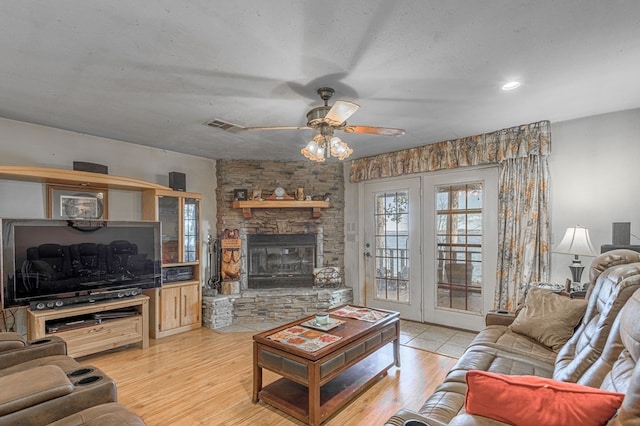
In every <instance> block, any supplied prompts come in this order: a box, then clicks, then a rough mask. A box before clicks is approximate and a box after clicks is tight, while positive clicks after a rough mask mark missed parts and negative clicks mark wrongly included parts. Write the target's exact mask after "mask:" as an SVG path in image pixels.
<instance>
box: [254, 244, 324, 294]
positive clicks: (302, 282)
mask: <svg viewBox="0 0 640 426" xmlns="http://www.w3.org/2000/svg"><path fill="white" fill-rule="evenodd" d="M247 242H248V253H249V262H248V263H249V265H248V266H249V268H248V269H249V273H248V287H249V288H254V289H265V288H296V287H313V268H314V265H315V246H316V242H315V235H314V234H294V235H263V234H259V235H249V236H248V238H247Z"/></svg>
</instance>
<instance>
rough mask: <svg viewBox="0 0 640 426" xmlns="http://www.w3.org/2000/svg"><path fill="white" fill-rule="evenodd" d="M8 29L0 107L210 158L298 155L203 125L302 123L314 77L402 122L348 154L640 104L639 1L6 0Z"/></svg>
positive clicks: (287, 136)
mask: <svg viewBox="0 0 640 426" xmlns="http://www.w3.org/2000/svg"><path fill="white" fill-rule="evenodd" d="M0 34H1V35H2V36H1V37H0V58H2V59H1V60H0V76H1V77H0V116H2V117H5V118H9V119H14V120H20V121H25V122H30V123H36V124H42V125H45V126H51V127H57V128H61V129H67V130H72V131H76V132H81V133H87V134H91V135H96V136H102V137H107V138H113V139H118V140H122V141H126V142H132V143H136V144H142V145H148V146H154V147H158V148H162V149H166V150H171V151H177V152H183V153H188V154H193V155H198V156H203V157H208V158H213V159H220V158H222V159H284V160H301V159H303V157H302V156H301V155H300V149H301V148H302V147H303V146H304V145H305V144H306V142H307V141H308V140H310V138H311V137H313V135H314V131H311V130H293V131H291V130H289V131H260V132H246V131H243V132H239V133H229V132H225V131H223V130H219V129H214V128H211V127H207V126H205V125H203V123H205V122H207V121H209V120H211V119H214V118H217V119H221V120H224V121H227V122H231V123H236V124H239V125H241V126H272V125H284V126H303V125H305V123H306V118H305V114H306V112H307V111H308V110H309V109H310V108H312V107H314V106H319V105H321V104H322V101H321V100H320V98H319V97H318V96H317V94H316V89H317V88H319V87H321V86H330V87H333V88H334V89H335V90H336V95H335V97H334V99H332V100H331V101H330V103H332V101H334V100H337V99H343V100H350V101H354V102H356V103H358V104H359V105H360V109H359V111H357V112H356V113H355V114H354V115H353V116H352V117H351V118H350V119H349V124H357V125H373V126H385V127H396V128H404V129H406V131H407V132H406V134H405V135H404V136H401V137H385V136H372V135H361V134H358V135H355V134H344V133H343V134H340V135H339V136H341V137H342V138H343V139H344V140H345V141H347V142H348V143H349V145H350V146H351V147H352V148H353V149H354V154H353V155H352V157H351V158H358V157H363V156H367V155H373V154H379V153H383V152H389V151H395V150H398V149H402V148H406V147H413V146H419V145H424V144H427V143H432V142H437V141H441V140H447V139H452V138H457V137H462V136H469V135H474V134H478V133H484V132H490V131H493V130H498V129H501V128H505V127H511V126H515V125H519V124H524V123H529V122H533V121H539V120H551V121H552V122H553V121H561V120H567V119H572V118H578V117H583V116H589V115H596V114H600V113H605V112H610V111H618V110H625V109H630V108H636V107H640V79H638V75H640V2H639V1H635V0H629V1H621V0H609V1H601V0H562V1H557V0H553V1H551V0H538V1H523V0H504V1H495V0H485V1H477V0H468V1H461V0H449V1H446V2H445V1H440V0H438V1H432V0H429V1H425V0H415V1H407V0H405V1H403V0H400V1H380V0H349V1H335V0H325V1H299V0H290V1H284V0H270V1H265V0H248V1H243V0H237V1H219V0H218V1H211V0H209V1H206V0H202V1H186V0H183V1H175V0H173V1H169V0H154V1H151V0H136V1H131V0H126V1H125V0H108V1H100V2H98V1H87V0H65V1H51V0H42V1H29V0H21V1H8V0H5V1H4V2H3V11H2V14H0ZM513 79H517V80H520V81H521V82H522V86H521V87H520V88H519V89H517V90H514V91H511V92H503V91H501V90H499V87H500V86H501V85H502V84H503V83H505V82H506V81H509V80H513ZM0 140H1V139H0Z"/></svg>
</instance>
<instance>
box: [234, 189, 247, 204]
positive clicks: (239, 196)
mask: <svg viewBox="0 0 640 426" xmlns="http://www.w3.org/2000/svg"><path fill="white" fill-rule="evenodd" d="M233 199H234V200H237V201H244V200H246V199H247V190H246V189H234V190H233Z"/></svg>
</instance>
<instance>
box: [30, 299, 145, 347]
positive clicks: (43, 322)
mask: <svg viewBox="0 0 640 426" xmlns="http://www.w3.org/2000/svg"><path fill="white" fill-rule="evenodd" d="M132 307H134V308H135V309H136V311H137V314H134V315H126V316H122V315H117V314H115V315H110V312H113V311H116V310H121V309H122V308H132ZM94 314H101V315H100V317H102V319H101V320H100V321H99V322H97V323H96V322H94V321H86V323H85V324H82V325H83V326H80V327H70V328H68V329H65V330H61V331H57V332H55V333H47V325H48V324H47V322H49V325H51V324H55V323H61V322H65V319H69V320H68V322H69V321H70V322H75V321H73V318H74V317H85V316H86V317H92V316H93V315H94ZM110 316H114V318H108V317H110ZM47 336H58V337H61V338H62V339H64V340H65V341H66V342H67V354H68V355H69V356H71V357H74V358H76V357H81V356H85V355H90V354H93V353H96V352H101V351H106V350H108V349H113V348H117V347H120V346H124V345H129V344H133V343H140V346H141V347H142V348H143V349H145V348H148V347H149V297H147V296H144V295H139V296H135V297H130V298H125V299H118V300H115V301H106V302H97V303H91V304H85V305H75V306H74V307H70V308H61V309H52V310H46V311H32V310H31V309H27V338H28V339H29V340H35V339H42V338H45V337H47Z"/></svg>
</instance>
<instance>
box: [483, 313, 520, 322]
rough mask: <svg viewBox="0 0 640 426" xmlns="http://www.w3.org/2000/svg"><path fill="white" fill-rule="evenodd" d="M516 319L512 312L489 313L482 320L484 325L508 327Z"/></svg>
mask: <svg viewBox="0 0 640 426" xmlns="http://www.w3.org/2000/svg"><path fill="white" fill-rule="evenodd" d="M515 319H516V312H513V311H489V312H488V313H487V315H486V316H485V318H484V323H485V325H509V324H511V323H512V322H513V320H515Z"/></svg>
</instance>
